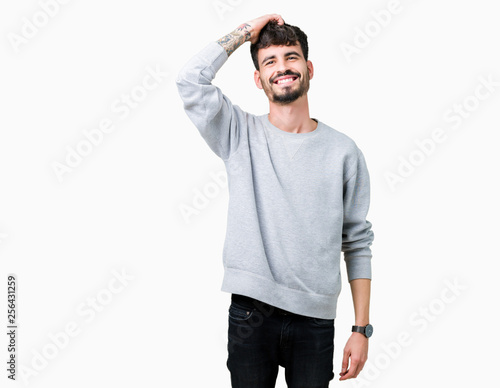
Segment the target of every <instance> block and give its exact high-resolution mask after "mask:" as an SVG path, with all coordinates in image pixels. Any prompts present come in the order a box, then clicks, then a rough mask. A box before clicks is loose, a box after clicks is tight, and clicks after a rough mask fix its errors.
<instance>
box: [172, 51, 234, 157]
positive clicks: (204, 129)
mask: <svg viewBox="0 0 500 388" xmlns="http://www.w3.org/2000/svg"><path fill="white" fill-rule="evenodd" d="M227 59H228V55H227V53H226V50H225V49H224V48H223V47H222V46H221V45H220V44H218V43H217V42H215V41H213V42H210V43H209V44H208V45H206V46H205V47H204V48H203V49H202V50H201V51H200V52H199V53H198V54H196V55H195V56H194V57H192V58H191V59H190V60H189V61H188V62H187V63H186V64H185V65H184V66H183V67H182V68H181V70H180V72H179V73H178V75H177V78H176V84H177V89H178V91H179V94H180V97H181V99H182V101H183V102H184V110H185V111H186V114H187V115H188V117H189V118H190V119H191V121H192V122H193V124H194V125H195V127H196V128H197V129H198V131H199V132H200V134H201V136H202V137H203V138H204V139H205V141H206V142H207V144H208V145H209V147H210V148H211V149H212V151H213V152H214V153H215V154H216V155H217V156H219V157H220V158H222V159H223V160H227V159H228V158H229V157H230V156H231V155H232V154H233V153H234V152H235V151H236V149H237V147H238V144H239V140H240V130H241V129H240V127H241V123H239V121H241V120H242V116H243V114H244V112H243V111H242V110H241V109H240V108H239V107H238V106H237V105H233V104H232V103H231V101H230V100H229V98H227V97H226V96H225V95H224V94H223V93H222V91H221V90H220V89H219V88H218V87H217V86H215V85H212V80H213V79H214V78H215V74H216V73H217V71H218V70H219V69H220V68H221V67H222V65H223V64H224V63H225V62H226V61H227Z"/></svg>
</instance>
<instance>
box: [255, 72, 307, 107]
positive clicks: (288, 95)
mask: <svg viewBox="0 0 500 388" xmlns="http://www.w3.org/2000/svg"><path fill="white" fill-rule="evenodd" d="M283 75H296V76H298V78H297V80H296V82H298V85H295V84H294V85H289V86H278V85H276V84H274V83H267V82H263V83H262V87H263V88H264V92H265V93H266V95H267V97H268V98H269V99H270V100H271V101H272V102H275V103H277V104H280V105H286V104H290V103H292V102H294V101H295V100H297V99H298V98H299V97H302V96H303V95H304V94H306V93H307V91H308V90H309V72H307V71H306V72H305V73H304V77H301V76H300V75H298V74H296V73H287V72H285V74H283ZM294 83H295V82H294ZM276 88H279V89H280V90H276Z"/></svg>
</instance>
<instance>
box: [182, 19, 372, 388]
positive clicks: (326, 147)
mask: <svg viewBox="0 0 500 388" xmlns="http://www.w3.org/2000/svg"><path fill="white" fill-rule="evenodd" d="M246 41H250V42H251V46H250V51H251V55H252V59H253V61H254V65H255V68H256V70H255V73H254V78H255V84H256V85H257V87H258V88H260V89H263V90H264V92H265V94H266V96H267V97H268V99H269V114H263V115H259V116H257V115H253V114H251V113H248V112H245V111H243V110H242V109H241V108H240V107H239V106H237V105H233V104H232V103H231V101H230V100H229V98H228V97H227V96H225V95H224V94H223V93H222V92H221V90H220V89H219V88H218V87H216V86H214V85H212V83H211V82H212V80H213V79H214V78H215V74H216V72H217V71H218V70H219V69H220V68H221V67H222V65H223V64H224V63H225V62H226V60H227V59H228V57H229V56H230V55H231V54H232V53H233V52H234V50H236V49H237V48H238V47H239V46H241V45H242V44H243V43H244V42H246ZM307 58H308V45H307V36H306V35H305V34H304V33H303V32H302V31H301V30H300V29H299V28H297V27H295V26H290V25H288V24H286V23H285V22H284V20H283V18H282V17H281V16H280V15H278V14H269V15H265V16H262V17H260V18H257V19H254V20H251V21H249V22H248V23H244V24H242V25H241V26H239V27H238V28H237V29H236V30H234V31H233V32H231V33H230V34H228V35H225V36H224V37H222V38H221V39H219V40H218V41H213V42H210V43H209V44H208V45H207V46H205V47H204V49H203V50H201V52H199V53H198V54H197V55H196V56H195V57H193V58H192V59H191V60H189V61H188V63H187V64H186V65H184V67H183V68H182V69H181V71H180V72H179V74H178V77H177V80H176V83H177V86H178V90H179V93H180V96H181V98H182V100H183V102H184V109H185V111H186V113H187V115H188V116H189V118H190V119H191V121H192V122H193V123H194V125H195V126H196V127H197V129H198V130H199V132H200V134H201V136H202V137H203V138H204V139H205V141H206V142H207V143H208V145H209V146H210V148H211V149H212V150H213V152H214V153H215V154H216V155H218V156H219V157H220V158H221V159H222V160H223V161H224V163H225V166H226V170H227V173H228V185H229V196H230V197H229V209H228V219H227V222H228V225H227V230H226V239H225V243H224V249H223V264H224V280H223V284H222V291H226V292H229V293H231V294H232V297H231V305H230V306H229V317H228V320H229V329H228V359H227V367H228V369H229V371H230V373H231V382H232V386H233V387H238V388H250V387H252V388H266V387H274V386H275V382H276V377H277V373H278V369H279V366H280V365H281V366H283V367H284V368H285V379H286V381H287V384H288V386H289V387H300V388H313V387H314V388H320V387H328V385H329V381H330V380H332V379H333V377H334V373H333V349H334V346H333V338H334V319H335V317H336V307H337V299H338V296H339V294H340V289H341V275H340V252H341V251H342V252H343V253H344V260H345V262H346V268H347V274H348V281H349V284H350V286H351V292H352V297H353V303H354V313H355V322H354V326H353V328H352V331H353V333H352V334H351V336H350V338H349V340H348V341H347V344H346V346H345V348H344V355H343V361H342V371H341V372H340V376H341V377H340V380H346V379H349V378H354V377H356V376H357V375H358V374H359V372H360V371H361V369H362V368H363V365H364V363H365V362H366V359H367V354H368V337H369V336H370V335H371V332H372V326H371V325H369V303H370V283H371V257H372V255H371V249H370V245H371V244H372V241H373V237H374V235H373V232H372V230H371V223H370V222H369V221H367V220H366V215H367V213H368V208H369V201H370V187H369V186H370V183H369V175H368V170H367V166H366V163H365V159H364V157H363V154H362V152H361V151H360V149H359V148H358V147H357V145H356V143H355V142H354V141H353V140H352V139H351V138H349V137H348V136H347V135H345V134H343V133H341V132H339V131H337V130H335V129H333V128H331V127H329V126H328V125H326V124H325V123H323V122H322V121H319V120H318V119H315V118H310V117H309V107H308V100H307V91H308V90H309V81H310V79H312V78H313V74H314V70H313V65H312V63H311V61H310V60H308V59H307ZM241 77H243V75H241ZM235 82H238V79H235Z"/></svg>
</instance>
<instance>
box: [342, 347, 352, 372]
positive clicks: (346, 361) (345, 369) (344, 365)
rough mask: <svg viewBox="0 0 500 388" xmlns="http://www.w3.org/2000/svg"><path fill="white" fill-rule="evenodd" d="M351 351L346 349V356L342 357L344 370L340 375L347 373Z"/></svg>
mask: <svg viewBox="0 0 500 388" xmlns="http://www.w3.org/2000/svg"><path fill="white" fill-rule="evenodd" d="M349 356H350V354H349V351H348V350H344V358H343V359H342V371H341V372H340V376H344V375H345V374H346V373H347V367H348V366H349Z"/></svg>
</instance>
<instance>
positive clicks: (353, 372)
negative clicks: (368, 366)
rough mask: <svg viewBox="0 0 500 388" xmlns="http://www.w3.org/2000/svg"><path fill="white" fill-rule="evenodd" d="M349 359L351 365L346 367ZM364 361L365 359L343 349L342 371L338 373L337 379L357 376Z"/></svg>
mask: <svg viewBox="0 0 500 388" xmlns="http://www.w3.org/2000/svg"><path fill="white" fill-rule="evenodd" d="M349 359H350V361H351V365H350V366H349V369H347V367H348V364H349ZM365 362H366V360H363V358H360V357H357V356H354V355H352V354H351V353H350V351H349V350H344V358H343V359H342V371H341V372H340V374H339V375H340V379H339V380H347V379H352V378H356V377H358V375H359V374H360V372H361V370H362V369H363V367H364V365H365Z"/></svg>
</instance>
